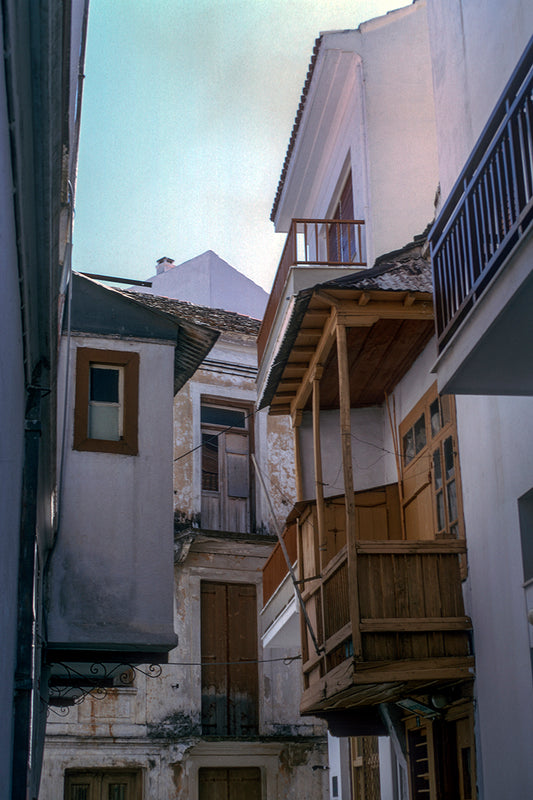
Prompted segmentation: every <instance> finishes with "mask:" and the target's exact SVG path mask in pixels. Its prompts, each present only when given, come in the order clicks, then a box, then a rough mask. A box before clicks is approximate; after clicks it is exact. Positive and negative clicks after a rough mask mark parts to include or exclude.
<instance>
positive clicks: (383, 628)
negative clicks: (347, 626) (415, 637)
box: [361, 617, 472, 633]
mask: <svg viewBox="0 0 533 800" xmlns="http://www.w3.org/2000/svg"><path fill="white" fill-rule="evenodd" d="M470 630H472V620H471V619H470V618H469V617H411V618H409V619H407V618H406V619H398V618H397V617H394V618H393V619H362V620H361V633H389V632H391V633H426V632H429V633H432V632H433V631H470Z"/></svg>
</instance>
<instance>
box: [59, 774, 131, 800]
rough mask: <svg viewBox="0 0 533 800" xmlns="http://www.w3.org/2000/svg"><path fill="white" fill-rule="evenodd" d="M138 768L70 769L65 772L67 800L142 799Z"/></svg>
mask: <svg viewBox="0 0 533 800" xmlns="http://www.w3.org/2000/svg"><path fill="white" fill-rule="evenodd" d="M141 797H142V791H141V775H140V772H139V771H138V770H127V771H117V770H105V771H102V770H86V771H81V770H79V771H78V770H69V771H68V772H66V773H65V800H140V798H141Z"/></svg>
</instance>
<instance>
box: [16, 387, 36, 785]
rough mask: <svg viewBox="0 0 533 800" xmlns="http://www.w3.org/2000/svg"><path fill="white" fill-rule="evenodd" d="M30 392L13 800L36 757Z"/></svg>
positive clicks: (31, 399) (32, 398) (31, 400)
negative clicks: (32, 734) (33, 733)
mask: <svg viewBox="0 0 533 800" xmlns="http://www.w3.org/2000/svg"><path fill="white" fill-rule="evenodd" d="M27 391H28V399H27V404H26V418H25V423H24V468H23V476H22V509H21V521H20V539H19V569H18V612H17V661H16V668H15V697H14V709H13V712H14V713H13V717H14V726H13V775H12V798H13V800H25V798H26V797H27V792H28V778H29V774H30V761H31V756H32V742H31V738H32V737H31V731H32V727H33V726H32V719H33V694H34V637H33V630H34V620H33V597H34V580H35V545H36V527H37V491H38V478H39V445H40V437H41V391H42V390H41V389H40V388H39V387H29V388H28V390H27Z"/></svg>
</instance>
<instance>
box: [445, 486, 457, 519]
mask: <svg viewBox="0 0 533 800" xmlns="http://www.w3.org/2000/svg"><path fill="white" fill-rule="evenodd" d="M447 492H448V517H449V519H450V522H455V520H456V519H457V489H456V486H455V481H451V483H449V484H448V489H447Z"/></svg>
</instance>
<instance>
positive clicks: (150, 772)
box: [40, 535, 327, 800]
mask: <svg viewBox="0 0 533 800" xmlns="http://www.w3.org/2000/svg"><path fill="white" fill-rule="evenodd" d="M271 548H272V541H268V542H266V541H265V540H264V539H263V540H261V538H260V537H251V538H250V539H248V540H245V541H243V540H239V541H232V540H231V539H230V538H228V537H224V536H223V535H221V536H220V538H213V537H207V536H203V535H199V536H198V537H197V538H196V539H195V541H194V542H193V543H192V544H190V548H189V549H187V548H185V549H184V550H183V551H182V560H181V561H180V563H179V564H176V567H175V578H176V590H175V628H176V631H177V633H178V641H179V643H178V646H177V647H176V648H175V649H174V650H173V651H172V652H171V653H170V654H169V663H168V665H164V666H163V667H162V674H161V676H160V677H158V678H151V677H147V676H145V675H144V674H142V673H140V674H136V676H135V680H134V683H133V685H132V687H131V688H126V689H124V688H117V689H113V690H110V691H109V692H108V697H107V698H106V699H104V700H99V699H96V698H90V697H88V698H86V700H85V701H84V702H83V703H82V704H80V705H79V706H77V707H74V708H72V709H70V711H69V713H68V715H67V716H66V717H64V718H61V717H58V716H55V715H53V714H52V715H51V717H50V719H49V724H48V730H47V734H48V735H47V746H46V751H45V761H44V770H43V780H42V788H41V793H40V800H52V799H53V800H56V798H57V797H59V796H61V794H62V791H63V789H62V787H63V781H64V771H65V769H83V768H87V769H98V768H103V767H106V768H109V767H114V768H123V769H124V768H128V767H129V768H135V769H138V768H141V769H142V770H143V775H142V781H143V791H144V794H143V797H145V798H163V797H168V798H173V800H186V799H187V800H192V799H193V798H195V799H196V800H197V798H198V770H199V769H200V768H201V767H202V766H211V767H212V766H240V767H242V766H254V767H259V768H260V769H261V774H262V781H263V790H264V795H263V796H264V797H265V798H267V797H268V798H275V797H283V798H285V797H287V798H291V800H292V799H294V800H297V798H300V797H306V798H309V800H321V798H323V797H324V796H325V794H324V793H325V791H326V783H325V781H326V780H327V778H326V777H325V776H327V772H325V771H324V770H322V769H318V770H313V769H311V767H312V766H315V765H318V766H321V767H323V766H325V762H326V757H327V748H326V742H325V737H324V735H323V724H322V723H320V722H318V721H315V720H313V719H311V718H306V719H302V718H301V717H300V716H299V710H298V700H299V692H298V691H295V687H296V686H298V687H299V685H300V679H301V677H300V662H299V661H297V660H296V661H292V662H289V663H284V661H283V658H285V657H287V656H291V655H294V654H295V653H297V652H298V648H295V649H293V650H287V651H285V652H283V653H280V652H279V651H272V650H268V649H265V650H263V649H261V647H260V645H259V651H258V658H259V664H258V670H259V692H260V703H259V705H260V723H259V725H260V727H259V736H258V737H257V739H255V740H253V741H243V740H231V739H227V740H218V741H216V740H210V741H206V740H202V739H201V716H200V715H201V670H200V663H201V648H200V584H201V581H202V580H215V581H216V580H221V581H227V582H237V583H239V582H243V583H254V584H255V585H256V586H257V607H258V619H259V610H260V607H261V603H262V596H261V569H262V566H263V564H264V563H265V561H266V559H267V557H268V555H269V554H270V551H271ZM278 658H279V659H280V660H273V661H269V659H278ZM146 671H148V670H146Z"/></svg>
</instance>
